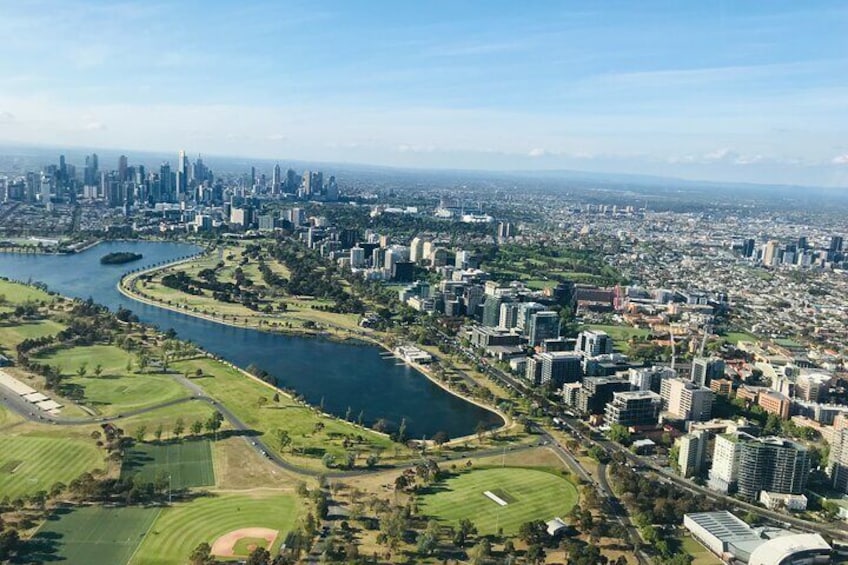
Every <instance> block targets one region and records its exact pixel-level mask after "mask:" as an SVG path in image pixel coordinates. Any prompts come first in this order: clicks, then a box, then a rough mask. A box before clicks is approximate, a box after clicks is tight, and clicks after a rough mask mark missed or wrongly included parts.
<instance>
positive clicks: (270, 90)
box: [0, 2, 848, 186]
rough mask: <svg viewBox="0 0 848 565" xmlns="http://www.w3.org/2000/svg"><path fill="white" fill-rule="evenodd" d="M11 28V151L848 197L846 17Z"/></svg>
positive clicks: (384, 16)
mask: <svg viewBox="0 0 848 565" xmlns="http://www.w3.org/2000/svg"><path fill="white" fill-rule="evenodd" d="M4 4H5V3H3V2H0V5H4ZM4 7H5V8H6V9H5V12H6V13H7V14H8V17H4V20H3V22H0V30H2V31H3V32H4V36H5V37H7V38H9V40H8V42H7V43H6V45H5V46H4V51H5V52H6V54H7V56H4V57H2V58H0V73H2V75H0V76H4V77H5V79H6V84H7V88H6V89H4V93H3V94H0V142H3V143H20V144H31V145H51V146H56V145H58V146H69V147H88V148H96V147H114V148H121V149H123V150H127V151H133V150H138V151H157V152H158V151H162V152H168V153H170V152H171V151H170V148H173V147H191V148H193V149H192V154H195V153H197V152H199V153H202V154H204V155H206V154H212V155H232V156H245V157H248V156H249V157H255V158H262V159H280V160H281V161H284V160H300V161H321V162H340V163H362V164H372V165H379V166H393V167H402V168H454V169H476V170H558V169H570V170H578V171H581V170H582V171H592V172H601V173H631V174H645V175H659V176H667V177H679V178H685V179H693V180H708V181H725V182H756V183H763V184H801V185H819V186H845V185H848V143H846V142H845V141H844V133H845V131H846V125H848V119H846V116H848V113H846V112H845V111H844V110H845V109H846V108H845V106H846V104H848V102H846V100H848V97H846V96H845V94H846V93H848V92H846V91H848V88H846V86H845V85H844V78H843V77H844V76H845V73H844V71H845V70H846V63H848V60H846V59H845V58H844V57H840V56H839V53H841V52H843V51H844V47H845V46H846V45H845V44H846V40H845V39H844V37H842V34H841V30H842V29H844V27H845V24H846V23H848V22H846V19H848V10H845V9H844V7H842V6H839V5H838V4H837V3H829V2H821V3H817V4H816V5H815V6H809V5H804V6H798V5H797V4H794V3H788V2H781V3H769V4H768V5H753V4H751V5H737V4H733V5H730V4H725V3H721V2H716V3H708V4H704V5H697V6H695V5H683V6H679V5H671V4H664V3H657V2H652V3H649V4H640V6H639V8H638V9H635V8H633V7H631V6H629V5H627V4H620V5H617V6H607V7H606V8H605V9H603V10H601V9H598V8H597V6H595V5H591V4H584V3H570V4H569V5H567V6H560V5H555V4H540V5H537V6H534V12H533V13H528V12H527V10H526V9H521V8H520V7H518V6H514V5H511V4H509V3H495V4H489V3H487V4H485V5H483V4H467V5H461V6H456V5H452V4H432V5H428V7H427V9H426V10H421V9H420V7H419V8H416V7H414V6H403V5H400V6H396V5H390V4H380V3H371V4H369V5H368V6H357V9H354V8H352V7H350V6H348V5H345V4H342V3H333V2H327V3H322V4H320V5H318V6H317V7H315V6H306V5H299V4H288V5H285V6H278V5H277V4H271V3H267V4H266V3H252V4H250V5H249V6H247V7H238V8H236V7H234V6H227V5H223V4H216V3H213V4H209V3H204V4H187V5H182V6H176V7H174V6H170V7H166V6H162V5H154V4H141V3H133V2H130V3H125V4H120V5H115V6H113V5H108V4H97V3H63V4H56V3H53V2H44V3H40V4H37V5H33V6H29V7H28V9H27V10H26V13H19V12H16V10H15V6H12V5H11V4H6V5H4ZM375 13H376V14H375ZM59 22H61V25H57V24H58V23H59ZM107 24H108V25H107ZM44 29H51V33H50V34H48V35H45V34H41V33H39V31H38V30H44ZM80 29H90V30H97V31H98V33H96V34H94V35H92V34H81V33H79V30H80ZM132 29H135V30H139V33H127V31H126V30H132ZM33 34H37V35H38V37H39V41H38V42H32V41H30V38H31V37H32V36H33ZM80 37H83V38H85V39H78V38H80ZM174 37H179V38H180V40H179V41H174V40H173V38H174ZM48 63H49V64H48Z"/></svg>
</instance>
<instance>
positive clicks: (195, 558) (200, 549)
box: [188, 542, 212, 565]
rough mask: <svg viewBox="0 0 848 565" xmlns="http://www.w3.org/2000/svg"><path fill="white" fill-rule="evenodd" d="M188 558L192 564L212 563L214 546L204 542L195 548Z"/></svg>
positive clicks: (206, 564)
mask: <svg viewBox="0 0 848 565" xmlns="http://www.w3.org/2000/svg"><path fill="white" fill-rule="evenodd" d="M188 559H189V562H190V563H191V565H209V564H210V563H212V548H211V547H210V546H209V544H208V543H206V542H203V543H201V544H200V545H198V546H197V547H195V548H194V551H192V552H191V555H190V556H189V558H188Z"/></svg>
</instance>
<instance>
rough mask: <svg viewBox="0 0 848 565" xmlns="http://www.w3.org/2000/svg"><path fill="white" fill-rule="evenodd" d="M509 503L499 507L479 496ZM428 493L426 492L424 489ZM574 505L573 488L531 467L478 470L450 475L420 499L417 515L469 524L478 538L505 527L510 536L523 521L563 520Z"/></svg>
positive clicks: (447, 521) (453, 522)
mask: <svg viewBox="0 0 848 565" xmlns="http://www.w3.org/2000/svg"><path fill="white" fill-rule="evenodd" d="M485 491H491V492H493V493H495V494H497V495H498V496H500V497H501V498H502V499H504V500H505V501H507V502H509V504H507V505H506V506H500V505H498V504H497V503H496V502H495V501H493V500H491V499H490V498H488V497H487V496H486V495H484V494H483V493H484V492H485ZM425 492H426V491H425ZM575 504H577V489H576V488H575V487H574V485H573V484H571V483H570V482H569V481H567V480H566V479H565V478H563V477H561V476H558V475H556V474H554V473H549V472H546V471H539V470H535V469H522V468H516V467H512V468H510V467H506V468H501V469H480V470H474V471H470V472H466V473H462V474H461V475H459V476H454V477H450V478H448V479H447V480H445V481H442V482H440V483H438V484H436V485H434V486H433V487H432V488H431V489H430V492H427V493H426V494H424V496H422V497H421V511H422V512H423V513H424V514H426V515H428V516H433V517H434V518H437V519H439V520H441V521H443V522H446V523H449V524H456V523H457V522H459V520H461V519H462V518H468V519H469V520H471V521H472V522H473V523H474V525H475V526H477V529H478V530H479V532H480V533H481V534H494V533H497V531H498V528H499V527H500V528H503V531H504V532H505V533H507V534H514V533H516V532H517V531H518V528H519V527H520V526H521V524H523V523H524V522H528V521H530V520H545V521H548V520H550V519H552V518H555V517H557V516H560V517H562V516H565V515H566V514H567V513H568V511H569V510H571V508H572V507H573V506H574V505H575Z"/></svg>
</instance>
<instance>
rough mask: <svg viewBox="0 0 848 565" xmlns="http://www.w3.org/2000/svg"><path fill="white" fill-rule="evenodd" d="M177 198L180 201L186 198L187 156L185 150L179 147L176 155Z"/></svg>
mask: <svg viewBox="0 0 848 565" xmlns="http://www.w3.org/2000/svg"><path fill="white" fill-rule="evenodd" d="M176 189H177V199H178V200H180V201H182V200H185V198H186V193H187V192H188V158H186V154H185V151H184V150H183V149H180V153H179V155H178V156H177V186H176Z"/></svg>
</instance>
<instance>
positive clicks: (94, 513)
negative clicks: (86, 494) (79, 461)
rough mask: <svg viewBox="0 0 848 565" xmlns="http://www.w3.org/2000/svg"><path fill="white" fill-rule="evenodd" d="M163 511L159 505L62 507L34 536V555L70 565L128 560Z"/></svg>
mask: <svg viewBox="0 0 848 565" xmlns="http://www.w3.org/2000/svg"><path fill="white" fill-rule="evenodd" d="M159 512H160V509H159V508H141V507H138V506H130V507H126V508H102V507H99V506H87V507H84V508H74V509H62V510H59V511H57V513H54V514H53V515H52V516H51V517H50V518H49V519H48V520H47V522H46V523H45V524H44V526H42V527H41V529H40V530H39V531H38V533H37V534H36V535H35V537H34V538H33V542H34V544H33V545H34V546H35V549H36V551H35V555H33V556H32V557H33V558H35V559H36V560H37V561H38V562H41V561H45V562H49V561H59V560H61V562H62V563H64V564H66V565H91V564H93V563H114V564H115V565H121V564H124V563H127V562H128V561H129V560H130V558H131V557H132V555H133V553H135V550H136V548H137V547H138V545H139V544H140V543H141V540H142V539H144V536H145V535H147V533H148V531H149V530H150V526H151V525H152V524H153V521H154V520H156V516H157V515H158V514H159Z"/></svg>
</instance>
